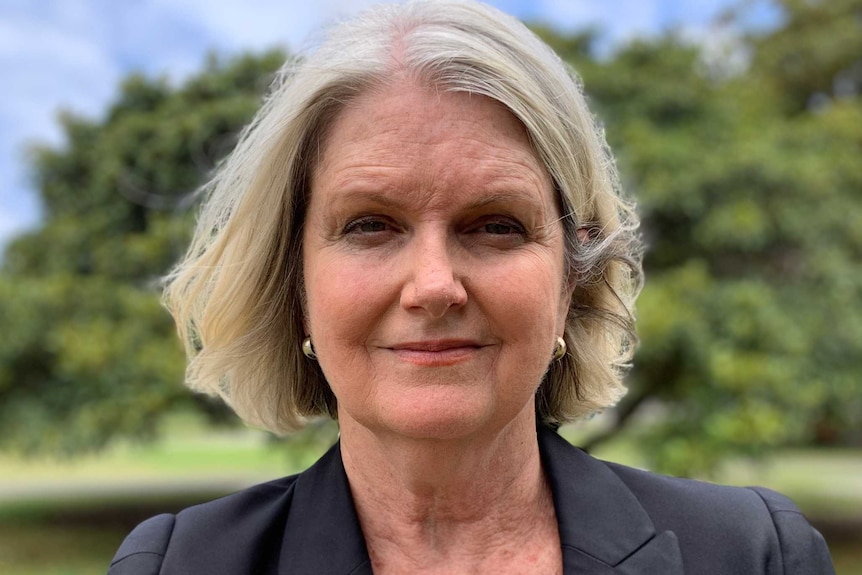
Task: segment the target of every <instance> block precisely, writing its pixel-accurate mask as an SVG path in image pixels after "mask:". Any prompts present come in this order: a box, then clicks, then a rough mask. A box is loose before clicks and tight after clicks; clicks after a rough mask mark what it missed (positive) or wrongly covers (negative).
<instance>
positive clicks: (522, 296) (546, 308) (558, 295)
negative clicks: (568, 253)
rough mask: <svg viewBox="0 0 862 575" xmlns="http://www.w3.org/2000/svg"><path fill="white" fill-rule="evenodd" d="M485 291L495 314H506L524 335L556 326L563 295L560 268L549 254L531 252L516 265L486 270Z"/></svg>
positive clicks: (532, 334)
mask: <svg viewBox="0 0 862 575" xmlns="http://www.w3.org/2000/svg"><path fill="white" fill-rule="evenodd" d="M485 291H486V294H487V298H488V299H490V300H491V301H493V302H494V307H495V309H496V310H498V311H497V315H500V316H504V317H508V318H509V323H510V324H511V326H512V327H513V328H514V329H518V328H520V330H521V331H523V332H524V335H525V337H535V336H536V335H538V334H537V331H538V332H545V331H548V332H549V333H550V332H553V331H554V330H555V329H556V327H557V325H558V316H559V311H560V308H561V307H562V305H563V302H562V300H563V299H564V298H563V296H562V293H563V286H562V268H561V266H558V265H555V264H554V259H553V258H552V257H549V256H548V255H546V254H535V255H531V257H527V258H524V259H523V260H522V261H520V262H519V265H518V266H517V267H514V268H509V269H501V270H497V271H496V272H495V273H492V274H489V277H488V278H487V279H486V289H485ZM528 333H529V334H530V335H529V336H527V334H528Z"/></svg>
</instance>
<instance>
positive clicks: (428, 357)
mask: <svg viewBox="0 0 862 575" xmlns="http://www.w3.org/2000/svg"><path fill="white" fill-rule="evenodd" d="M484 347H486V346H485V345H482V344H481V343H479V342H477V341H474V340H465V339H441V340H427V341H411V342H404V343H398V344H395V345H392V346H389V347H388V349H389V350H390V351H392V352H393V353H394V354H395V355H396V356H397V357H398V358H399V359H401V360H403V361H406V362H408V363H412V364H414V365H419V366H424V367H441V366H447V365H454V364H456V363H461V362H464V361H467V360H469V359H471V358H473V357H475V356H476V354H477V353H479V351H480V350H481V349H482V348H484Z"/></svg>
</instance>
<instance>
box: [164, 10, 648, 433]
mask: <svg viewBox="0 0 862 575" xmlns="http://www.w3.org/2000/svg"><path fill="white" fill-rule="evenodd" d="M405 74H408V75H409V77H411V78H414V79H416V80H417V81H418V82H424V83H425V84H426V85H428V86H429V87H433V88H434V89H437V90H440V91H452V92H468V93H471V94H479V95H482V96H486V97H488V98H491V99H493V100H496V101H498V102H500V103H501V104H503V105H504V106H506V108H508V110H509V111H510V112H511V113H512V114H513V115H514V116H515V117H517V118H518V119H519V120H520V121H521V123H522V124H523V125H524V127H525V129H526V132H527V133H528V135H529V138H530V140H531V143H532V145H533V147H534V150H535V153H536V155H537V156H538V158H539V159H540V160H541V161H542V163H543V164H544V166H545V168H546V170H547V172H548V174H550V176H551V179H552V181H553V183H554V186H555V189H556V193H557V195H558V202H559V206H560V210H561V213H562V214H563V218H562V222H563V227H564V233H565V235H566V252H567V253H566V264H567V270H568V273H569V281H570V282H571V283H570V285H574V286H575V288H574V292H573V298H572V306H571V309H570V310H569V314H568V319H567V325H566V331H565V340H566V343H567V345H568V353H567V354H566V355H565V356H564V357H563V358H562V359H561V360H560V361H556V362H551V361H550V358H549V368H548V372H547V374H546V375H545V378H544V380H543V381H542V382H541V387H540V388H539V390H538V392H537V394H536V409H537V413H538V415H539V417H540V418H541V420H542V421H544V422H545V423H548V424H551V425H557V424H562V423H566V422H569V421H572V420H574V419H577V418H580V417H583V416H586V415H590V414H592V413H595V412H597V411H600V410H602V409H604V408H607V407H610V406H612V405H614V404H615V403H616V402H617V401H618V400H619V398H620V397H621V396H622V395H623V394H624V392H625V390H624V388H623V385H622V382H621V379H622V377H623V375H624V372H625V368H626V367H627V365H628V361H629V360H630V358H631V355H632V353H633V351H634V347H635V344H636V336H635V331H634V317H633V304H634V300H635V298H636V297H637V293H638V291H639V289H640V284H641V277H642V270H641V264H640V261H641V258H640V243H639V241H638V235H637V228H638V220H637V216H636V215H635V213H634V209H633V205H632V204H631V203H630V202H628V201H626V200H625V199H624V198H623V197H622V195H621V193H620V187H619V183H618V178H617V174H616V169H615V166H614V162H613V158H612V156H611V154H610V152H609V150H608V148H607V145H606V143H605V140H604V135H603V133H602V132H601V130H600V129H599V128H598V126H597V124H596V122H594V120H593V117H592V115H591V114H590V112H589V110H588V109H587V105H586V102H585V99H584V96H583V94H582V91H581V88H580V83H579V81H578V80H577V78H576V77H575V76H574V74H573V73H571V72H570V71H569V69H568V68H567V66H566V65H565V64H564V63H563V62H562V61H561V60H560V58H559V57H558V56H557V55H556V54H555V53H554V52H553V51H552V50H551V49H550V48H549V47H548V46H547V45H545V44H544V43H543V42H542V41H541V40H540V39H539V38H538V37H537V36H536V35H535V34H533V33H532V32H531V31H530V30H529V29H527V27H525V26H524V25H523V24H521V23H520V22H519V21H517V20H516V19H514V18H512V17H511V16H508V15H506V14H504V13H502V12H499V11H497V10H495V9H493V8H490V7H488V6H485V5H483V4H480V3H477V2H472V1H450V0H442V1H440V0H437V1H416V2H408V3H405V4H399V5H381V6H377V7H374V8H372V9H370V10H369V11H367V12H365V13H363V14H361V15H360V16H358V17H355V18H353V19H351V20H348V21H345V22H342V23H340V24H338V25H336V26H334V27H333V28H332V29H331V30H330V32H329V34H328V35H327V36H326V37H325V38H324V40H323V41H322V42H321V43H320V44H319V46H318V47H317V48H316V49H315V50H313V51H311V52H310V53H309V54H307V55H305V56H303V57H301V58H299V59H296V60H291V61H289V62H288V63H287V64H285V66H284V67H283V68H282V70H281V71H280V72H279V74H278V77H277V78H276V81H275V82H274V84H273V86H272V88H271V91H270V93H269V95H268V97H267V99H266V101H265V103H264V105H263V107H262V108H261V110H260V111H259V112H258V114H257V115H256V117H255V118H254V120H253V121H252V122H251V124H250V125H249V126H248V127H247V128H246V129H245V130H244V131H243V133H242V135H241V137H240V140H239V143H238V144H237V146H236V148H235V150H234V151H233V153H232V154H231V155H230V156H229V157H228V158H227V159H226V160H225V161H224V162H223V163H222V164H221V166H220V167H219V169H218V170H217V173H216V174H215V177H214V178H213V180H212V181H211V182H210V183H209V184H208V185H207V186H206V187H205V188H204V189H203V191H204V193H205V194H206V196H207V197H206V199H205V202H204V205H203V206H202V211H201V215H200V219H199V221H198V225H197V228H196V231H195V235H194V238H193V240H192V243H191V246H190V248H189V250H188V253H187V254H186V256H185V258H184V259H183V260H182V261H181V262H180V263H179V264H178V265H177V266H176V267H175V268H174V270H173V271H172V272H171V273H170V274H169V276H168V277H167V278H166V289H165V302H166V305H167V307H168V309H169V310H170V311H171V313H172V314H173V315H174V318H175V320H176V323H177V326H178V331H179V334H180V337H181V338H182V340H183V342H184V344H185V347H186V351H187V353H188V355H189V359H190V361H189V365H188V370H187V374H186V377H187V384H188V385H189V386H190V387H191V388H192V389H194V390H198V391H203V392H207V393H210V394H213V395H219V396H221V397H222V398H223V399H224V400H225V401H226V402H227V403H228V404H229V405H230V406H231V407H232V408H233V409H234V410H235V411H236V413H237V414H238V415H239V416H240V417H242V418H243V419H244V420H245V421H246V422H248V423H249V424H251V425H254V426H260V427H264V428H266V429H268V430H270V431H272V432H275V433H285V432H287V431H290V430H293V429H296V428H298V427H300V426H301V425H302V424H303V423H304V422H305V421H306V419H307V418H309V417H312V416H317V415H328V416H330V417H333V418H335V417H337V403H336V398H335V396H334V395H333V394H332V391H331V390H330V388H329V385H328V384H327V382H326V379H325V378H324V375H323V373H322V371H321V370H320V368H319V366H318V365H317V363H316V362H314V361H312V360H309V359H308V358H306V357H305V356H304V355H303V354H302V351H301V342H302V340H303V338H304V336H305V333H304V328H303V299H304V295H303V271H302V249H303V246H302V227H303V221H304V217H305V208H306V205H307V203H308V193H309V176H310V174H311V173H312V170H313V169H314V168H315V166H316V162H317V159H318V154H319V150H320V148H321V147H322V146H323V145H324V144H325V141H324V139H325V136H326V132H327V129H328V128H329V126H331V125H332V123H333V120H334V119H335V118H336V117H337V116H338V114H339V112H340V111H341V110H342V109H343V108H344V107H345V106H346V105H348V103H349V102H351V100H353V99H355V98H356V97H357V95H358V94H362V93H364V92H366V91H368V90H372V89H381V88H382V89H386V87H387V83H389V82H391V81H392V80H393V79H395V78H396V77H402V78H403V77H404V75H405ZM579 230H582V231H581V233H580V237H581V239H580V240H579V233H578V232H579ZM549 305H550V304H549ZM536 383H537V384H538V383H539V382H536Z"/></svg>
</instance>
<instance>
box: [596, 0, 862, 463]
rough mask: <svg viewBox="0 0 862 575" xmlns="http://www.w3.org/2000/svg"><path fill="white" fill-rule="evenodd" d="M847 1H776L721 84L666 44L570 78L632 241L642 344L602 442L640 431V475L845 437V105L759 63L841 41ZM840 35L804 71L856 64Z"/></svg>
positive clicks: (860, 9) (859, 399)
mask: <svg viewBox="0 0 862 575" xmlns="http://www.w3.org/2000/svg"><path fill="white" fill-rule="evenodd" d="M850 4H851V2H836V3H826V2H791V1H789V0H788V2H786V3H783V5H784V6H785V8H786V10H787V21H786V23H785V26H784V27H782V28H780V29H778V30H776V31H773V32H769V33H765V34H762V35H760V36H752V37H750V38H748V42H749V50H750V53H751V56H752V60H751V61H752V64H751V68H750V69H747V70H744V71H742V72H740V73H738V74H732V75H716V74H714V73H712V72H711V70H710V69H709V67H707V66H705V65H704V64H703V59H702V57H701V56H700V54H699V53H698V51H697V50H696V49H694V48H693V47H691V46H690V45H686V44H685V43H683V42H682V41H680V40H679V39H676V38H675V37H674V36H672V35H670V36H667V37H664V38H661V39H658V40H656V41H650V42H636V43H633V44H631V45H629V46H628V47H626V48H625V49H623V50H621V51H620V52H619V53H617V54H616V55H614V56H613V57H612V58H611V59H610V60H608V61H607V62H604V63H602V65H593V66H589V67H582V70H583V73H584V78H585V85H586V86H587V90H588V92H589V93H590V96H591V97H592V99H593V101H594V102H596V103H598V104H599V107H600V109H601V112H602V117H603V118H604V119H605V120H606V126H607V131H608V137H609V139H610V141H611V143H612V146H613V147H614V149H615V151H616V152H617V155H618V158H619V162H620V168H621V172H622V174H623V177H624V183H625V186H626V188H627V189H628V190H629V191H630V192H631V193H632V194H633V195H634V196H635V197H636V198H637V199H638V201H639V204H640V208H641V214H642V217H643V226H644V235H645V238H646V240H647V243H648V245H649V251H648V254H647V258H646V261H645V268H646V272H647V283H646V288H645V291H644V293H643V295H642V298H641V300H640V305H639V331H640V333H641V338H642V346H641V348H640V350H639V353H638V355H637V357H636V359H635V369H634V372H633V374H632V378H631V381H630V387H631V389H632V391H631V393H630V396H629V397H627V398H626V399H625V400H624V401H623V403H622V405H621V407H620V409H619V411H618V413H619V420H618V427H617V428H615V429H614V430H613V431H614V432H616V431H618V430H619V429H620V428H621V427H623V426H624V425H625V424H626V423H628V422H629V421H632V420H638V419H640V423H639V424H638V425H637V426H636V428H637V431H636V433H637V438H638V441H639V442H640V443H641V445H643V446H644V450H645V452H646V453H648V454H650V457H651V462H652V465H653V466H654V467H656V468H659V469H662V470H664V471H669V472H674V473H680V474H690V473H695V472H697V473H708V472H709V471H710V470H712V469H713V468H714V466H715V464H716V463H717V462H718V461H719V460H720V458H721V457H722V456H724V455H728V454H738V453H748V454H758V453H759V452H760V451H762V450H763V449H765V448H768V447H773V446H778V445H786V444H794V443H810V442H812V441H844V442H852V441H856V442H858V441H860V439H862V428H860V425H859V423H858V422H859V420H860V416H861V415H862V378H860V375H859V374H860V373H862V351H860V347H859V344H858V342H859V341H862V340H860V336H862V299H860V296H862V267H860V266H859V265H858V262H859V261H860V255H862V241H860V236H862V233H860V223H862V222H860V218H862V209H860V208H862V205H860V198H862V196H860V191H862V163H860V162H859V157H860V151H862V101H860V99H859V96H858V92H857V93H855V94H850V93H847V92H845V93H843V95H842V96H841V97H840V98H837V97H836V98H834V99H832V100H830V102H829V103H828V104H824V103H823V101H820V104H819V105H817V106H814V107H808V108H806V106H807V103H808V102H809V101H810V98H809V96H813V95H814V92H813V91H815V90H817V91H819V90H822V89H824V86H826V84H829V85H831V82H832V80H831V79H829V81H828V82H827V79H826V78H824V77H822V74H823V73H824V71H823V69H822V68H820V67H818V66H815V65H814V64H811V70H810V71H811V73H812V74H814V72H815V68H816V74H815V75H816V76H817V77H816V78H815V77H814V76H811V77H809V76H807V75H805V74H802V73H801V72H800V74H801V75H788V74H789V72H788V70H787V69H786V67H783V66H778V65H777V64H775V62H778V61H784V60H782V58H784V56H779V55H780V54H783V53H785V52H788V51H791V52H793V53H796V51H797V47H796V46H795V45H793V44H792V43H791V42H789V40H788V38H789V37H790V35H792V34H793V31H794V30H796V29H797V28H798V29H804V30H805V31H806V34H808V35H809V36H810V39H811V40H810V41H811V42H816V40H814V39H816V38H825V37H827V36H829V35H830V34H833V33H834V34H836V35H837V36H839V37H844V36H846V30H845V28H846V27H847V22H846V21H845V18H844V16H845V15H846V14H845V13H846V12H847V11H848V10H850V8H849V6H850ZM852 4H853V5H854V8H853V10H855V13H856V14H857V15H858V14H860V13H862V3H860V2H858V1H856V2H855V3H852ZM839 8H840V9H839ZM811 11H815V12H817V14H818V16H817V18H814V19H813V20H812V18H813V16H812V15H811ZM812 21H816V23H815V24H812ZM833 28H834V30H833ZM855 30H856V32H855V33H856V36H855V38H854V42H849V43H844V44H841V45H838V44H835V43H830V44H829V46H828V49H829V54H828V57H827V56H825V55H824V56H822V58H821V59H820V60H818V61H826V60H828V61H829V62H831V64H830V67H829V70H831V74H832V75H833V76H834V77H837V76H840V75H842V74H844V75H845V76H846V74H847V72H846V69H847V68H848V66H849V64H850V63H852V62H856V63H855V64H853V65H854V66H856V67H858V66H859V65H860V63H862V60H859V54H860V51H859V49H858V48H856V46H857V44H858V42H859V41H862V33H860V29H859V26H858V18H857V22H856V28H855ZM794 38H795V37H794ZM806 38H809V37H808V36H806ZM807 41H808V40H804V42H807ZM804 42H803V45H805V44H804ZM821 48H823V49H824V50H825V49H826V47H822V46H821ZM786 57H787V58H790V56H789V55H786ZM811 57H812V58H813V57H814V56H811ZM818 58H819V56H818ZM770 63H772V64H770ZM773 64H775V65H773ZM793 70H797V68H793ZM797 71H798V70H797ZM809 81H810V82H809ZM791 84H792V86H791ZM860 85H862V84H860ZM764 86H772V87H778V88H775V89H764ZM791 101H792V102H794V104H793V105H789V104H788V102H791ZM637 415H641V417H640V418H638V417H636V416H637ZM605 437H606V436H600V437H598V438H596V441H600V440H601V439H603V438H605Z"/></svg>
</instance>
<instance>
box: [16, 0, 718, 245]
mask: <svg viewBox="0 0 862 575" xmlns="http://www.w3.org/2000/svg"><path fill="white" fill-rule="evenodd" d="M732 2H733V0H696V1H695V0H532V1H530V0H491V2H490V3H491V4H493V5H495V6H497V7H498V8H500V9H502V10H504V11H506V12H509V13H510V14H513V15H515V16H517V17H519V18H521V19H522V20H526V21H542V22H546V23H549V24H551V25H553V26H555V27H557V28H560V29H563V30H577V29H580V28H584V27H587V26H597V27H598V28H599V29H600V30H601V31H602V32H603V34H604V38H605V41H606V43H607V45H608V46H613V45H615V44H619V43H621V42H625V41H626V40H628V39H630V38H632V37H635V36H644V35H652V34H656V33H658V32H660V31H661V30H664V29H666V28H668V27H675V28H679V29H680V30H683V31H684V32H685V33H686V34H687V35H688V36H689V37H691V38H692V39H694V40H695V41H700V42H705V43H708V42H709V41H710V38H711V35H714V34H715V33H716V32H715V31H714V30H712V29H711V28H710V26H709V24H710V22H711V20H712V19H713V18H714V17H715V15H716V14H717V13H718V12H719V11H721V10H722V9H723V8H725V7H727V6H728V5H731V4H732ZM371 3H372V0H279V1H276V0H229V1H228V0H121V1H116V0H0V77H2V78H3V84H4V88H3V89H2V90H0V246H2V245H4V244H5V242H7V241H8V239H9V238H10V237H13V236H14V235H16V234H18V233H21V232H22V231H24V230H26V229H28V228H31V227H33V226H35V225H38V222H39V218H40V214H39V206H38V200H37V198H36V194H35V192H34V191H33V189H32V186H31V185H30V182H29V178H28V171H27V163H26V154H25V151H26V149H27V146H28V144H30V143H33V142H39V143H47V144H50V145H61V144H62V136H61V133H60V131H59V128H58V125H57V122H56V118H57V113H58V111H59V110H61V109H65V110H71V111H73V112H75V113H77V114H83V115H85V116H88V117H92V118H99V116H100V114H101V113H102V111H103V110H104V109H105V108H106V106H107V105H108V103H109V102H110V101H111V99H112V97H113V96H114V94H115V91H116V87H117V85H118V82H119V81H120V80H121V78H123V77H124V76H125V75H126V74H128V73H130V72H132V71H143V72H144V73H147V74H151V75H161V74H167V75H168V76H169V77H170V78H172V79H175V80H180V79H182V78H183V77H184V76H186V75H188V74H190V73H193V72H195V71H196V70H197V69H199V68H200V66H201V65H202V63H203V61H204V57H205V55H206V54H207V52H209V51H216V52H219V53H224V54H231V53H236V52H239V51H243V50H252V51H260V50H264V49H266V48H270V47H273V46H283V47H286V48H288V49H290V48H297V47H300V46H302V44H303V41H304V39H306V38H307V37H308V35H309V34H310V33H312V32H313V31H314V30H316V29H318V28H319V26H320V25H321V24H322V23H324V22H326V21H328V20H331V19H333V18H337V17H339V16H342V15H346V14H351V13H354V12H356V11H358V10H360V9H361V8H362V7H364V6H367V5H369V4H371Z"/></svg>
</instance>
